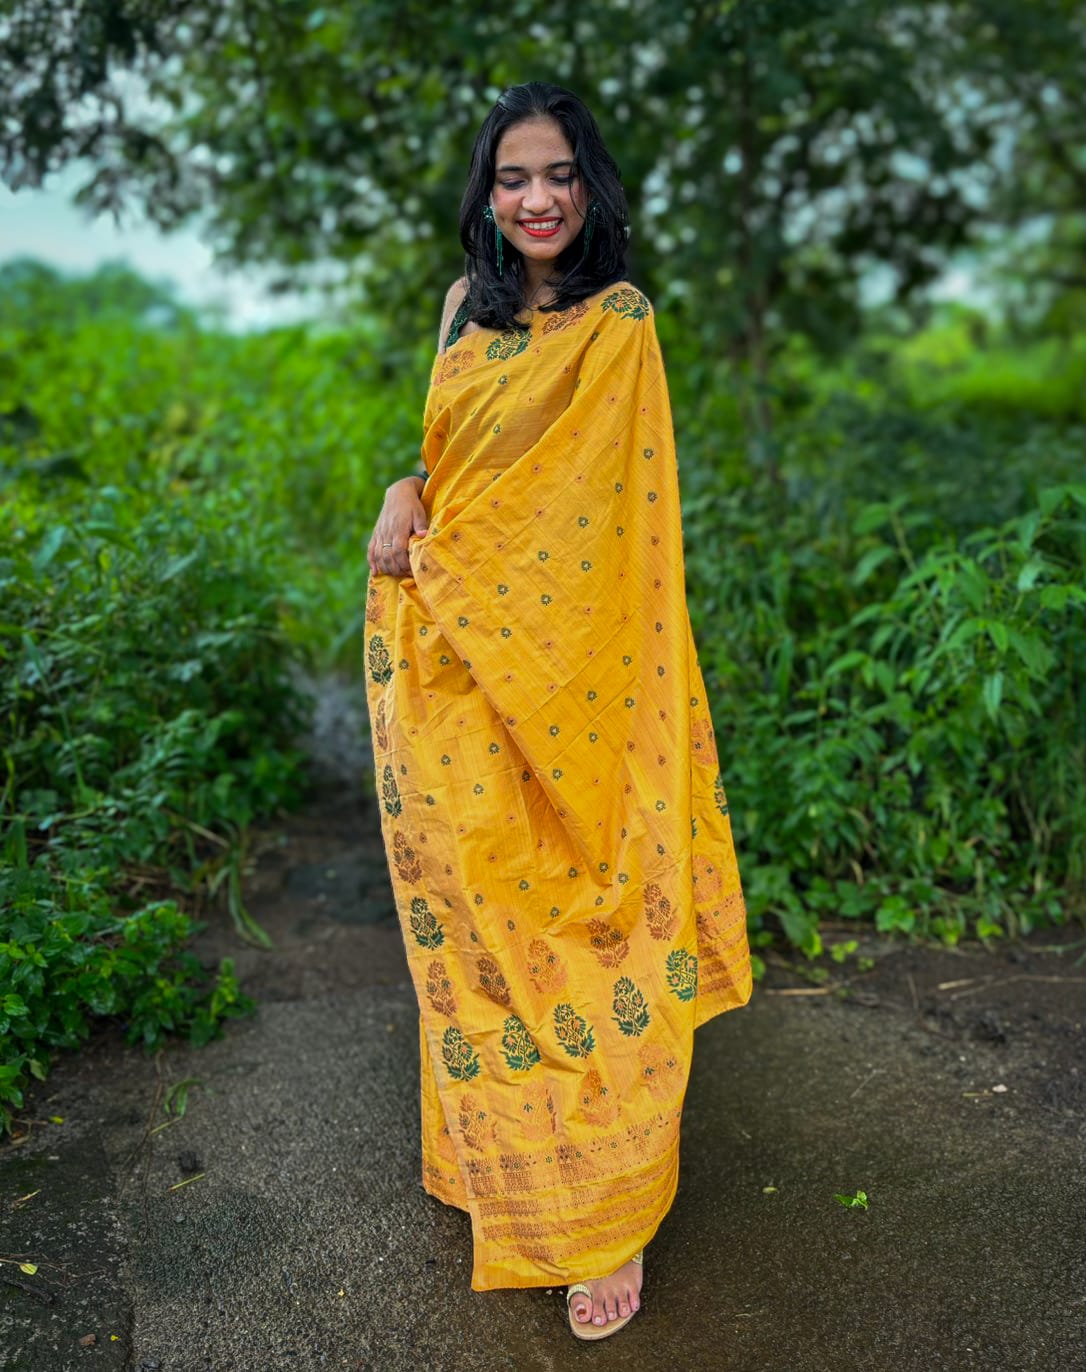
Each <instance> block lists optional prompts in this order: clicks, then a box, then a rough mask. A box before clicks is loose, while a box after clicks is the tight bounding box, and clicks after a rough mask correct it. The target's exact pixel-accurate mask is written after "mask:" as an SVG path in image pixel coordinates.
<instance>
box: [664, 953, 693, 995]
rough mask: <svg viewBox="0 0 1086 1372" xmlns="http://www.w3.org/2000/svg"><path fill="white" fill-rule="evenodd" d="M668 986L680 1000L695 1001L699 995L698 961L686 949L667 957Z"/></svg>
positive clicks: (669, 954)
mask: <svg viewBox="0 0 1086 1372" xmlns="http://www.w3.org/2000/svg"><path fill="white" fill-rule="evenodd" d="M667 984H668V986H670V988H671V990H672V991H673V992H674V993H675V995H677V996H678V997H679V999H680V1000H693V999H694V997H695V996H696V995H697V993H698V960H697V958H696V957H695V956H694V954H693V953H688V952H687V951H686V949H685V948H675V949H673V950H672V951H671V952H670V953H668V955H667Z"/></svg>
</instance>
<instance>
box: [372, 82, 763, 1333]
mask: <svg viewBox="0 0 1086 1372" xmlns="http://www.w3.org/2000/svg"><path fill="white" fill-rule="evenodd" d="M626 230H627V216H626V206H625V199H624V196H623V193H622V187H621V182H620V180H619V176H618V169H617V167H616V166H615V164H614V162H613V161H612V160H611V158H610V156H609V155H608V154H607V152H606V149H605V148H604V146H603V143H602V140H601V138H600V134H599V130H598V129H597V127H596V124H595V121H594V120H593V118H592V116H591V114H589V112H588V111H587V110H586V109H585V107H584V106H583V105H582V104H581V102H580V101H579V100H577V98H576V97H575V96H573V95H571V94H570V93H569V92H567V91H563V90H561V89H560V88H558V87H554V86H545V85H541V84H537V83H533V84H531V85H529V86H522V87H515V88H514V89H513V90H511V91H508V92H506V94H505V95H504V96H503V97H502V99H501V100H499V102H498V104H497V105H496V106H495V108H494V109H493V110H492V111H491V113H490V115H489V116H488V117H487V119H486V121H485V122H484V124H483V127H482V129H481V130H480V133H479V136H478V138H477V140H476V144H475V149H474V152H473V155H472V164H471V171H470V174H469V178H468V185H467V189H466V190H465V194H464V200H463V205H462V209H461V238H462V241H463V243H464V246H465V249H466V251H467V264H466V265H467V271H466V275H465V277H464V278H463V280H462V281H461V282H460V283H458V284H457V286H455V287H454V288H453V289H452V291H450V293H449V298H448V300H447V302H446V313H445V317H444V319H443V321H442V330H441V340H440V344H441V345H442V346H439V351H438V355H437V356H436V357H435V359H434V365H433V371H432V375H431V384H430V392H429V396H428V399H427V404H426V413H425V417H424V430H425V437H424V441H423V450H422V456H423V462H424V464H425V468H426V473H427V475H426V480H425V484H424V488H423V490H422V491H420V490H419V489H418V488H417V486H416V484H415V482H414V480H413V479H410V478H409V479H407V480H406V481H405V482H403V483H397V484H396V485H395V486H393V487H391V488H390V490H389V494H388V496H387V498H386V501H385V506H384V509H383V510H382V513H381V516H380V518H379V519H378V521H377V526H376V528H375V530H374V535H373V538H372V540H371V543H370V548H369V559H370V567H371V571H372V576H371V579H370V584H369V588H368V600H367V608H366V621H367V635H366V673H367V691H368V699H369V708H370V718H371V723H372V729H373V739H374V757H375V762H376V765H377V780H378V787H379V793H380V798H381V806H382V815H381V822H382V826H383V833H384V839H385V845H386V849H387V852H388V856H389V866H390V871H391V875H392V885H393V890H394V892H395V896H396V903H397V908H398V910H399V913H400V917H401V923H402V927H403V931H404V939H405V942H406V946H407V950H408V962H409V965H410V968H411V974H412V978H413V981H414V985H415V989H416V992H417V995H418V1000H419V1011H420V1055H421V1066H422V1182H423V1185H424V1186H425V1188H426V1190H427V1191H429V1192H430V1194H431V1195H433V1196H435V1197H437V1198H438V1199H439V1200H442V1201H444V1202H445V1203H447V1204H449V1205H454V1206H458V1207H460V1208H462V1209H464V1210H466V1211H468V1213H469V1214H470V1216H471V1221H472V1230H473V1238H474V1264H473V1270H472V1285H473V1287H474V1288H475V1289H476V1290H486V1289H489V1288H493V1287H500V1286H549V1285H553V1284H556V1283H559V1282H561V1283H565V1284H567V1285H568V1292H567V1297H568V1304H569V1322H570V1327H571V1328H572V1330H573V1332H574V1334H576V1335H577V1337H579V1338H600V1337H604V1336H606V1335H608V1334H611V1333H614V1332H615V1331H616V1330H618V1329H620V1328H621V1327H622V1326H623V1325H624V1324H626V1323H627V1322H628V1320H629V1319H630V1318H631V1317H632V1316H633V1314H634V1312H635V1311H636V1310H637V1309H638V1307H639V1304H640V1292H641V1272H642V1256H643V1249H644V1245H645V1244H646V1243H647V1242H648V1241H649V1240H650V1239H651V1238H652V1236H653V1235H654V1234H655V1232H656V1230H657V1227H658V1226H659V1224H660V1222H661V1221H662V1219H663V1218H664V1216H665V1215H666V1214H667V1211H668V1209H669V1207H670V1205H671V1203H672V1200H673V1199H674V1196H675V1190H676V1185H677V1180H678V1160H679V1157H678V1150H679V1125H680V1120H681V1114H682V1102H683V1097H684V1093H685V1090H686V1084H687V1080H688V1076H689V1070H690V1059H691V1052H692V1040H693V1033H694V1030H695V1028H696V1027H697V1026H698V1025H700V1024H703V1023H704V1022H705V1021H706V1020H707V1019H710V1018H711V1017H712V1016H714V1015H717V1014H720V1013H722V1012H723V1011H726V1010H729V1009H731V1008H733V1007H735V1006H738V1005H742V1004H744V1003H745V1002H746V1000H747V999H748V998H749V996H750V992H751V980H750V959H749V954H748V950H747V939H746V923H745V912H744V905H743V897H742V892H741V889H740V883H739V875H738V870H737V866H736V859H735V852H734V849H733V846H732V837H731V829H730V821H729V818H728V805H727V801H726V799H725V794H724V787H723V782H722V779H721V776H720V771H719V764H718V758H717V750H716V743H715V739H714V736H713V727H712V722H711V718H710V713H709V708H708V703H707V701H706V698H705V683H704V680H703V679H702V675H701V671H700V668H699V666H698V662H697V653H696V649H695V646H694V641H693V637H692V634H691V629H690V619H689V614H688V612H687V606H686V601H685V582H684V567H683V546H682V527H681V512H680V507H679V487H678V475H677V466H676V459H675V449H674V437H673V433H672V425H671V412H670V409H669V405H668V394H667V383H666V379H665V376H664V369H663V362H662V358H661V355H660V348H659V344H658V342H657V338H656V331H655V328H654V324H653V315H652V307H651V305H650V303H649V301H648V300H647V299H646V298H645V296H644V295H643V294H642V293H641V292H640V291H639V290H638V289H637V288H636V287H635V286H634V285H633V284H632V283H630V282H629V281H627V280H626V279H625V270H624V266H625V262H624V257H625V239H626Z"/></svg>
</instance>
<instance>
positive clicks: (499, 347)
mask: <svg viewBox="0 0 1086 1372" xmlns="http://www.w3.org/2000/svg"><path fill="white" fill-rule="evenodd" d="M527 346H528V331H527V330H526V329H506V331H505V333H503V334H499V335H498V337H497V338H495V340H494V341H493V343H491V344H490V346H489V347H488V348H487V350H486V355H487V357H489V358H490V359H491V360H492V361H493V359H494V358H501V359H502V361H503V362H504V361H505V359H506V358H509V357H516V355H517V353H522V352H523V351H524V349H525V348H526V347H527Z"/></svg>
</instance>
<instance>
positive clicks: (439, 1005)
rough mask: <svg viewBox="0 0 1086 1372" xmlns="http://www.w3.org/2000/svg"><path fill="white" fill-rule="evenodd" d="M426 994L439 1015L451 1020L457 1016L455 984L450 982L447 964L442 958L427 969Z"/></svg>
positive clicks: (436, 959)
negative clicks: (446, 968)
mask: <svg viewBox="0 0 1086 1372" xmlns="http://www.w3.org/2000/svg"><path fill="white" fill-rule="evenodd" d="M426 994H427V995H428V996H429V997H430V1004H431V1005H432V1006H433V1007H434V1009H435V1010H436V1011H437V1012H438V1014H439V1015H446V1016H447V1017H448V1018H449V1019H451V1018H452V1017H453V1015H455V1014H456V996H455V994H454V993H453V984H452V982H451V981H450V980H449V974H448V972H447V971H446V970H445V964H444V963H443V962H442V961H441V959H440V958H434V960H433V962H431V963H430V965H429V967H427V969H426Z"/></svg>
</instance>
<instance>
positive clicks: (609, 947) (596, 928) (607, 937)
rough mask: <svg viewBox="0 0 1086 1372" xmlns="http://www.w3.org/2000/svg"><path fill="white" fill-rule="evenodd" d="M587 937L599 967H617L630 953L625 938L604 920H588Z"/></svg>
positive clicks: (618, 930)
mask: <svg viewBox="0 0 1086 1372" xmlns="http://www.w3.org/2000/svg"><path fill="white" fill-rule="evenodd" d="M588 935H589V937H588V942H589V944H590V945H591V948H592V951H593V952H594V953H595V955H596V957H597V958H598V959H599V962H600V966H601V967H617V966H618V965H619V963H620V962H621V961H622V959H623V958H624V957H625V956H626V954H627V953H628V952H629V951H630V945H629V943H627V941H626V936H625V935H624V934H623V933H622V931H621V930H620V929H616V928H615V927H614V925H613V924H608V923H607V921H606V920H605V919H590V920H589V921H588Z"/></svg>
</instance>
